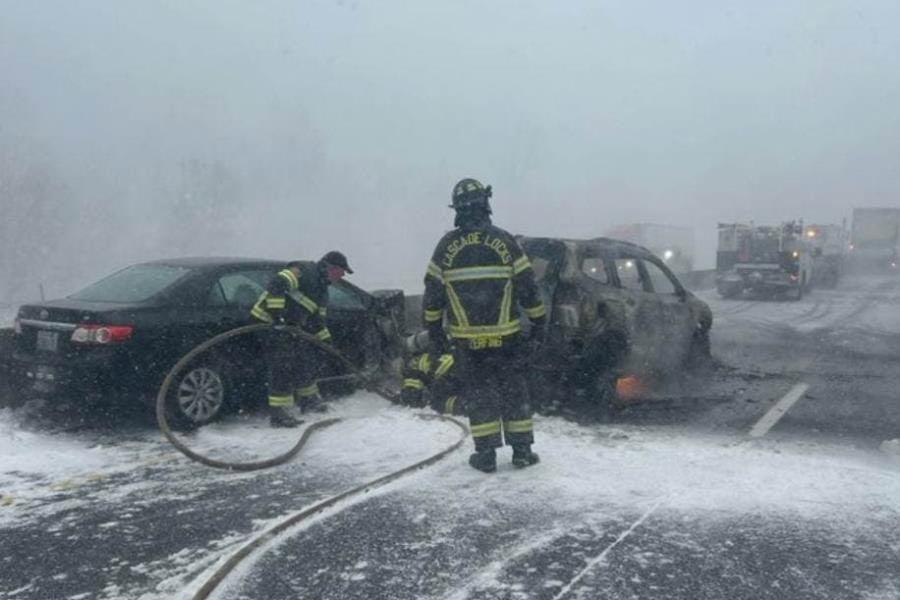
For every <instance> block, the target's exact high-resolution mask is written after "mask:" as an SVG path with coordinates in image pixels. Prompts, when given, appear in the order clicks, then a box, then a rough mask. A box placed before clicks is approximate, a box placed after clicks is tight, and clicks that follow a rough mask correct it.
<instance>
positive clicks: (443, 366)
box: [434, 354, 454, 377]
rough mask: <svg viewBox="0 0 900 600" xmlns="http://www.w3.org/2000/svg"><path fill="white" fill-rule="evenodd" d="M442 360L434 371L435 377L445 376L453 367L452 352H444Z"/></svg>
mask: <svg viewBox="0 0 900 600" xmlns="http://www.w3.org/2000/svg"><path fill="white" fill-rule="evenodd" d="M439 360H440V364H439V365H438V367H437V369H436V370H435V372H434V376H435V377H443V376H444V375H446V374H447V372H449V371H450V369H452V368H453V362H454V361H453V355H452V354H442V355H441V358H440V359H439Z"/></svg>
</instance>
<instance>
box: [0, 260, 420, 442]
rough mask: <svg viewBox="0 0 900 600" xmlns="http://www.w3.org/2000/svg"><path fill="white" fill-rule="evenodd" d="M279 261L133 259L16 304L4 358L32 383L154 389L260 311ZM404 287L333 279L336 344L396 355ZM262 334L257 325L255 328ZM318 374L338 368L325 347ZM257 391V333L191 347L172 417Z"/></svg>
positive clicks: (348, 351) (222, 405) (213, 413)
mask: <svg viewBox="0 0 900 600" xmlns="http://www.w3.org/2000/svg"><path fill="white" fill-rule="evenodd" d="M283 265H284V263H283V262H278V261H271V260H254V259H225V258H223V259H219V258H197V259H177V260H169V261H158V262H151V263H143V264H138V265H133V266H131V267H128V268H126V269H123V270H122V271H119V272H117V273H114V274H113V275H110V276H109V277H107V278H105V279H103V280H101V281H99V282H97V283H95V284H93V285H91V286H88V287H87V288H85V289H84V290H82V291H80V292H78V293H76V294H73V295H71V296H69V297H68V298H65V299H61V300H54V301H49V302H41V303H35V304H28V305H24V306H22V307H21V308H20V309H19V313H18V316H17V318H16V322H15V332H16V335H15V338H14V344H13V353H12V366H13V370H14V375H15V377H16V379H17V381H19V382H20V384H21V385H20V388H22V389H23V390H24V391H27V392H30V393H31V394H32V395H35V394H36V395H40V396H45V397H53V396H60V395H68V396H75V397H76V398H78V397H83V396H86V395H110V394H122V393H124V394H132V395H133V394H135V393H137V394H138V395H139V396H141V397H142V398H145V399H152V398H153V397H154V395H155V392H156V390H157V389H158V388H159V385H160V384H161V382H162V379H163V377H164V376H165V374H166V373H167V372H168V371H169V370H170V369H171V368H172V366H173V365H174V364H175V363H176V362H177V361H178V360H179V359H180V358H181V357H182V356H184V355H185V354H186V353H187V352H188V351H190V350H191V349H192V348H194V347H195V346H197V345H199V344H200V343H202V342H204V341H206V340H208V339H210V338H211V337H213V336H215V335H218V334H220V333H223V332H225V331H228V330H231V329H234V328H236V327H239V326H242V325H250V324H254V323H257V321H255V320H254V319H252V317H251V316H250V309H251V307H252V306H253V304H254V303H255V302H256V300H257V299H258V298H259V295H260V294H261V293H262V292H263V290H265V287H266V285H267V283H268V281H269V280H270V278H271V277H273V276H274V275H275V273H276V272H277V271H278V270H279V269H280V268H281V267H283ZM403 319H404V315H403V293H402V292H401V291H397V290H385V291H379V292H373V293H368V292H366V291H364V290H362V289H360V288H358V287H356V286H354V285H352V284H351V283H349V282H346V281H341V282H339V283H337V284H334V285H332V286H331V287H330V289H329V301H328V326H329V329H330V330H331V332H332V335H333V337H334V344H335V346H336V347H337V348H338V349H339V350H341V352H342V353H344V354H345V356H347V357H348V358H349V359H350V360H351V361H352V362H354V363H355V364H356V365H357V366H358V367H360V368H364V369H369V370H378V369H380V368H381V363H382V362H383V361H389V360H391V359H392V358H394V357H395V355H399V352H400V346H401V344H400V339H401V337H400V336H401V332H402V329H403ZM263 335H264V334H263ZM322 356H323V368H322V372H321V373H320V375H321V376H322V377H329V376H340V375H341V374H344V373H345V369H344V368H343V367H342V366H340V365H339V364H338V363H337V361H334V360H333V359H332V360H331V361H328V357H327V355H325V354H323V355H322ZM264 398H265V363H264V361H263V360H262V352H261V349H260V339H259V338H258V337H255V336H252V335H251V336H244V337H242V338H235V339H234V340H233V342H230V343H228V344H225V345H224V346H222V347H220V348H217V349H215V350H214V351H211V352H210V353H208V354H206V355H202V356H200V357H198V359H197V361H196V363H195V364H191V365H189V366H188V367H187V368H186V369H185V370H184V371H183V372H182V373H180V374H179V375H178V376H177V378H176V380H175V381H174V383H173V386H172V398H171V401H170V405H171V412H172V418H173V419H174V420H175V421H176V422H178V423H179V424H184V425H199V424H203V423H206V422H209V421H211V420H213V419H214V418H216V417H217V416H218V415H219V414H220V413H221V412H222V411H224V410H228V409H229V408H232V409H234V408H237V407H238V405H239V404H246V403H247V402H258V401H261V400H263V399H264Z"/></svg>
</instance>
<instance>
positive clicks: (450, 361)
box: [400, 353, 466, 415]
mask: <svg viewBox="0 0 900 600" xmlns="http://www.w3.org/2000/svg"><path fill="white" fill-rule="evenodd" d="M455 363H456V359H455V358H454V357H453V354H450V353H447V354H442V355H440V356H438V357H437V360H436V361H435V360H433V359H432V357H431V355H430V354H420V355H418V356H415V357H413V358H412V359H411V360H410V361H409V362H408V363H407V365H406V367H405V368H404V369H403V388H402V389H401V390H400V401H401V402H402V403H403V404H405V405H407V406H415V407H419V408H421V407H423V406H425V405H426V404H429V405H430V406H431V408H432V409H433V410H434V411H435V412H438V413H441V414H447V415H465V414H466V411H465V404H464V402H463V401H462V400H460V398H459V380H458V377H457V372H458V370H457V369H454V368H453V367H454V366H455Z"/></svg>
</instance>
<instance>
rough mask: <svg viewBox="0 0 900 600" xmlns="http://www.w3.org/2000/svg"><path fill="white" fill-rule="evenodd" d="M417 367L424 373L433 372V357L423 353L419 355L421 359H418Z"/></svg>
mask: <svg viewBox="0 0 900 600" xmlns="http://www.w3.org/2000/svg"><path fill="white" fill-rule="evenodd" d="M416 367H417V368H418V369H419V370H420V371H422V372H423V373H431V357H430V356H428V355H427V354H423V355H422V356H420V357H419V360H417V361H416Z"/></svg>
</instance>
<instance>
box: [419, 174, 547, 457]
mask: <svg viewBox="0 0 900 600" xmlns="http://www.w3.org/2000/svg"><path fill="white" fill-rule="evenodd" d="M490 197H491V188H490V186H488V187H484V186H483V185H482V184H481V183H479V182H478V181H476V180H474V179H463V180H462V181H460V182H459V183H457V184H456V186H455V187H454V188H453V194H452V204H451V208H453V209H454V210H455V211H456V222H455V226H456V229H455V230H453V231H451V232H450V233H448V234H447V235H445V236H444V237H443V238H442V239H441V241H440V242H439V243H438V245H437V248H436V249H435V251H434V255H433V256H432V259H431V262H430V263H429V265H428V271H427V274H426V276H425V297H424V300H423V310H424V320H425V325H426V327H427V329H428V331H429V337H430V339H431V340H432V343H435V344H438V345H440V343H439V342H443V341H444V340H445V339H446V337H445V332H444V331H443V327H444V321H445V317H446V321H447V323H448V325H449V328H448V330H447V332H446V334H448V335H449V337H450V338H451V339H452V340H453V342H454V346H455V348H456V359H457V362H458V365H456V368H458V369H459V375H458V377H459V379H460V382H461V389H460V398H461V399H462V401H463V402H464V403H465V406H466V410H467V412H468V415H469V424H470V428H471V431H472V438H473V440H474V442H475V453H474V454H472V455H471V456H470V457H469V464H470V465H471V466H472V467H474V468H476V469H478V470H479V471H484V472H485V473H491V472H494V471H496V470H497V456H496V449H497V448H499V447H502V445H503V442H504V440H505V441H506V444H508V445H510V446H512V448H513V458H512V462H513V465H515V466H516V467H527V466H530V465H533V464H535V463H537V462H538V455H537V454H535V453H534V452H532V450H531V445H532V444H533V443H534V432H533V424H532V410H531V405H530V402H529V399H528V386H527V384H526V381H525V372H524V369H525V368H526V366H525V365H524V363H525V360H524V358H525V356H524V355H525V346H524V344H523V343H522V342H521V340H520V338H521V331H522V324H521V321H520V315H519V306H521V307H522V310H523V311H524V313H525V315H526V316H527V317H528V318H529V319H531V321H532V322H533V324H534V331H535V332H541V333H540V334H539V335H541V336H542V332H543V331H544V322H545V321H546V309H545V307H544V304H543V302H542V301H541V299H540V294H539V292H538V288H537V285H536V284H535V280H534V271H533V270H532V268H531V263H530V261H529V260H528V257H527V256H526V255H525V253H524V252H523V251H522V248H521V247H520V246H519V244H518V242H516V240H515V238H514V237H513V236H512V235H510V234H509V233H507V232H506V231H504V230H503V229H500V228H498V227H495V226H494V225H493V224H492V223H491V207H490V204H489V198H490ZM436 353H437V354H442V353H443V349H438V350H437V351H436Z"/></svg>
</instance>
